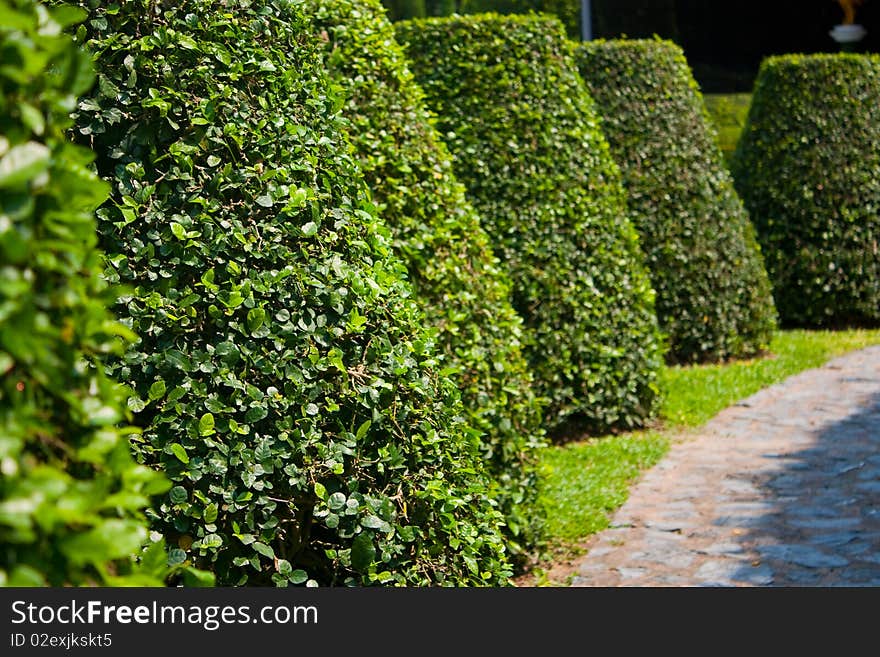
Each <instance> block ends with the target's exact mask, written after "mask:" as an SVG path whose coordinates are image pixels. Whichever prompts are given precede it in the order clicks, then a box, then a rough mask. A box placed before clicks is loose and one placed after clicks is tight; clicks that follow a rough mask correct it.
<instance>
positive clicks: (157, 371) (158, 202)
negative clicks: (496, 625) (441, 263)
mask: <svg viewBox="0 0 880 657" xmlns="http://www.w3.org/2000/svg"><path fill="white" fill-rule="evenodd" d="M83 4H89V5H91V4H93V3H91V2H89V3H85V2H84V3H83ZM88 27H89V29H88V33H87V34H85V35H83V38H84V39H87V40H88V41H89V44H90V46H91V48H92V49H93V50H94V52H95V53H96V56H97V65H98V69H99V84H98V86H97V88H96V89H95V91H94V93H93V94H92V95H91V96H90V97H88V98H86V99H84V100H83V101H82V102H80V104H79V110H78V113H77V128H78V136H79V139H82V140H87V141H92V142H94V145H95V149H96V150H97V151H98V152H99V153H100V156H99V158H98V160H97V166H98V170H99V171H100V173H101V174H102V175H103V176H105V177H106V178H108V179H110V180H111V181H112V184H113V197H112V200H113V202H112V203H110V204H107V205H105V206H104V207H103V208H102V209H101V210H100V211H99V217H100V219H101V221H100V231H101V236H102V239H103V240H104V242H105V244H106V245H107V250H108V252H109V253H110V254H111V256H110V260H109V267H108V269H107V274H106V275H107V276H109V277H110V278H111V279H112V280H114V281H116V280H119V281H123V282H125V283H127V284H129V285H130V286H131V287H132V289H133V293H132V295H131V296H130V297H129V298H128V299H127V301H126V312H127V315H128V321H129V322H130V323H131V325H132V327H133V328H135V329H136V330H137V332H138V333H139V334H140V335H141V336H142V339H141V342H139V343H138V344H137V345H136V347H135V348H134V349H132V350H130V351H129V352H128V353H127V355H126V357H125V359H124V360H122V361H120V362H118V363H116V365H115V366H114V367H113V372H114V374H116V375H117V376H119V377H121V378H123V379H124V380H126V381H129V382H130V383H131V384H132V386H133V387H134V388H135V390H136V393H137V396H136V397H133V398H132V400H131V405H132V407H133V408H134V409H135V410H136V411H137V413H138V415H137V419H138V420H139V422H141V423H142V424H143V425H144V434H143V441H142V442H140V443H138V449H139V452H140V455H141V458H143V459H144V460H145V461H146V462H148V463H150V464H153V465H155V466H157V467H161V468H162V469H163V470H165V471H166V472H167V474H168V476H169V477H170V478H171V479H172V480H173V481H174V483H175V486H174V487H173V488H172V489H171V490H170V492H169V494H168V495H167V496H165V497H164V498H163V499H161V500H159V502H158V505H157V509H156V513H157V519H156V526H157V527H160V528H161V529H162V531H163V532H164V533H165V534H166V535H167V536H168V537H169V539H170V540H171V541H173V542H174V543H176V545H177V546H178V548H177V550H176V551H173V552H172V553H171V556H172V559H183V558H190V559H193V560H194V561H195V562H197V563H198V564H200V565H204V566H205V567H209V568H211V569H213V570H214V571H215V572H216V574H217V580H218V582H219V583H221V584H235V585H238V584H245V583H247V584H257V585H261V584H268V583H272V582H274V583H275V584H277V585H279V586H286V585H287V584H306V585H314V584H326V585H334V584H347V585H372V584H392V585H406V584H414V585H433V584H444V585H479V584H503V583H505V582H506V581H507V578H508V576H509V574H510V572H511V570H510V567H509V564H508V562H507V555H506V553H505V549H504V543H503V538H502V535H501V532H500V523H501V516H500V514H499V513H498V511H497V510H496V509H495V508H494V502H493V501H492V500H491V499H490V497H489V483H488V481H487V477H486V475H485V473H484V471H483V468H482V465H481V463H480V454H479V451H478V449H479V443H478V440H477V438H476V437H475V436H474V435H472V433H471V432H469V431H468V430H466V428H465V427H464V425H463V424H462V422H461V419H460V416H461V414H462V407H461V405H460V402H459V401H458V391H457V390H456V388H455V385H454V384H453V383H452V381H450V380H449V379H448V378H445V377H443V376H441V375H440V373H439V367H438V365H437V358H436V354H435V349H434V346H433V333H432V332H430V331H427V330H426V329H425V322H424V319H423V316H422V315H421V313H420V312H419V311H418V309H417V306H416V305H415V303H414V302H413V301H412V300H411V298H410V297H411V288H410V287H409V285H408V284H406V283H405V281H404V280H403V277H404V275H405V272H404V270H403V267H402V265H401V264H400V262H399V261H398V260H396V259H394V258H392V257H391V255H390V246H389V237H388V235H387V231H385V229H384V228H382V227H381V225H379V223H378V221H377V218H376V216H375V214H374V210H373V208H372V206H371V205H370V204H369V203H368V199H367V196H366V193H365V188H364V186H363V181H362V178H361V176H360V173H359V171H358V169H357V167H356V164H355V162H354V160H353V157H352V156H351V154H350V151H351V146H350V144H348V143H347V141H345V139H344V138H343V132H342V130H343V129H344V127H345V124H344V122H343V121H342V120H341V119H340V116H339V111H340V110H341V108H342V106H343V103H344V101H343V98H342V96H341V95H340V94H339V90H338V89H337V88H334V87H332V86H331V85H330V84H329V80H328V79H327V78H326V74H325V66H324V64H323V62H322V60H321V57H320V53H321V51H322V50H323V45H322V44H320V43H319V42H318V39H319V36H320V35H318V34H317V33H315V31H314V30H313V29H312V26H311V25H310V23H309V20H308V18H307V17H306V16H305V15H304V14H303V9H302V5H298V4H291V3H288V2H282V1H280V0H279V1H276V0H254V1H249V0H231V1H230V2H227V3H224V4H223V6H222V7H218V3H215V2H209V1H208V0H182V1H180V2H176V3H173V4H162V5H157V4H156V3H154V2H151V1H148V0H137V1H133V2H128V3H125V4H124V5H121V6H120V5H115V4H108V3H98V5H97V6H96V7H94V8H92V10H91V13H90V21H89V23H88Z"/></svg>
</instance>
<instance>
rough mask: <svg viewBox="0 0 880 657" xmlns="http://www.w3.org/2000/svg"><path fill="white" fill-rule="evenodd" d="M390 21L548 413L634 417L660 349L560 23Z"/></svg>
mask: <svg viewBox="0 0 880 657" xmlns="http://www.w3.org/2000/svg"><path fill="white" fill-rule="evenodd" d="M397 27H398V32H397V33H398V36H399V38H400V39H401V41H402V42H404V43H405V44H407V45H408V54H409V56H410V58H411V61H412V63H413V72H414V74H415V77H416V79H417V80H418V81H419V82H420V83H421V85H422V87H423V88H424V90H425V94H426V97H427V99H428V102H429V105H430V106H431V108H432V109H433V110H434V111H436V113H437V114H438V127H439V129H440V132H441V134H443V135H444V136H445V137H446V141H447V143H448V145H449V147H450V150H451V151H452V153H453V157H454V161H455V170H456V174H457V175H458V177H459V179H460V180H461V181H462V182H464V183H465V185H466V186H467V188H468V190H469V193H470V198H471V200H472V201H473V202H474V204H475V205H476V207H477V208H478V210H479V211H480V213H481V216H482V218H483V222H484V227H485V228H486V230H487V232H488V233H489V234H490V235H491V237H492V240H493V245H494V247H495V251H496V253H497V255H498V257H499V258H500V260H501V262H502V264H503V265H504V266H505V267H506V268H507V270H508V271H509V272H510V276H511V279H512V282H513V298H514V307H515V308H516V309H517V310H518V311H519V312H520V314H521V315H522V316H523V318H524V321H525V324H526V326H527V327H528V328H529V330H530V332H531V337H530V344H529V347H528V353H529V356H530V361H531V363H532V367H533V372H534V373H535V376H536V380H537V382H538V385H539V386H540V390H541V392H542V393H543V395H544V396H546V397H547V398H548V399H549V400H550V406H549V411H548V413H547V418H548V424H549V425H551V426H554V425H558V424H559V423H560V422H562V421H563V420H566V419H568V418H572V419H578V420H581V421H583V422H584V423H585V425H586V426H587V427H588V428H590V429H594V430H605V429H607V428H609V427H612V426H624V427H626V426H636V425H639V424H640V423H641V422H642V421H643V420H644V419H645V418H646V417H648V416H649V415H650V414H651V412H652V410H653V408H654V402H655V397H656V383H655V381H656V370H657V368H658V366H659V362H660V360H661V358H660V344H659V339H658V334H657V324H656V317H655V315H654V309H653V298H652V297H653V293H652V291H651V288H650V283H649V280H648V276H647V274H646V272H645V269H644V265H643V262H642V256H641V253H640V251H639V247H638V241H637V237H636V234H635V231H634V230H633V228H632V225H631V224H630V223H629V221H628V220H627V218H626V212H625V205H624V195H623V190H622V187H621V185H620V176H619V172H618V170H617V167H616V166H615V165H614V163H613V162H612V160H611V156H610V154H609V152H608V145H607V144H606V142H605V140H604V138H603V137H602V134H601V132H600V131H599V125H598V120H597V118H596V114H595V110H594V107H593V103H592V101H591V100H590V98H589V96H588V95H587V93H586V90H585V89H584V86H583V83H582V81H581V79H580V76H579V75H578V74H577V70H576V68H575V66H574V63H573V61H572V59H571V53H570V51H569V47H568V45H567V42H566V41H565V38H564V36H563V32H562V26H561V25H560V23H559V22H558V21H557V20H556V19H553V18H550V17H541V16H536V15H530V16H506V17H502V16H498V15H495V14H486V15H476V16H468V17H455V18H451V19H430V20H418V21H412V22H404V23H399V24H398V26H397Z"/></svg>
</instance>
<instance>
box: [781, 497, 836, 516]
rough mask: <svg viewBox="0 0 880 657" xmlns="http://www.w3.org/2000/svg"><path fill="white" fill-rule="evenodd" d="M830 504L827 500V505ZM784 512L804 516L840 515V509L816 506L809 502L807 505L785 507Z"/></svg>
mask: <svg viewBox="0 0 880 657" xmlns="http://www.w3.org/2000/svg"><path fill="white" fill-rule="evenodd" d="M830 504H831V502H830V500H829V505H830ZM786 513H788V514H790V515H793V516H799V517H806V518H838V517H840V511H839V510H837V509H834V508H832V507H830V506H817V505H815V504H810V505H807V506H793V507H791V508H790V509H786Z"/></svg>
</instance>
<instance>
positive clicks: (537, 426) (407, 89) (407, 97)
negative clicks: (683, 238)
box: [309, 0, 543, 551]
mask: <svg viewBox="0 0 880 657" xmlns="http://www.w3.org/2000/svg"><path fill="white" fill-rule="evenodd" d="M309 11H310V13H311V14H312V16H313V18H314V20H315V26H316V29H317V30H319V31H324V33H326V34H327V35H328V40H327V51H328V64H329V66H330V70H331V72H332V73H333V74H334V76H335V78H336V79H337V81H338V83H339V84H340V86H341V87H342V89H343V93H344V95H345V97H346V99H347V103H346V107H345V114H346V115H347V117H348V118H350V120H351V122H352V128H351V130H350V133H351V136H352V141H353V143H354V146H355V154H356V155H357V158H358V161H359V163H360V165H361V169H362V170H363V172H364V175H365V178H366V181H367V183H368V184H369V185H370V187H371V188H372V190H373V200H374V202H376V204H377V205H378V206H379V208H380V214H381V216H382V218H383V220H384V222H385V223H386V224H387V225H388V226H389V228H390V229H391V231H392V233H393V237H394V247H395V250H396V251H397V252H398V253H399V254H401V255H402V256H403V257H404V259H405V261H406V264H407V268H408V270H409V279H410V281H412V284H413V287H414V288H415V293H416V294H415V296H416V299H417V301H419V302H420V305H421V306H422V308H423V309H424V312H425V315H426V317H427V319H428V320H429V321H430V322H431V323H432V324H433V325H434V326H436V327H437V328H438V329H439V336H438V338H439V342H440V345H441V346H442V355H443V357H444V362H445V363H446V364H447V365H448V366H450V367H453V368H455V370H456V371H457V377H456V381H457V383H458V384H459V386H460V388H461V391H462V398H463V401H464V405H465V408H466V410H467V411H468V420H469V424H470V425H471V426H472V427H473V428H474V429H476V430H478V431H480V432H481V433H482V434H483V438H482V452H483V458H484V459H485V461H486V463H487V465H488V467H489V470H490V472H491V474H492V475H493V477H494V478H495V480H496V482H497V484H498V494H497V498H498V501H499V504H500V507H501V509H502V511H503V513H504V515H505V517H506V522H507V528H508V530H509V531H508V535H509V538H510V539H511V541H510V542H509V545H510V546H511V547H513V548H515V549H517V551H522V548H523V547H532V546H534V545H535V544H536V542H537V541H538V540H539V537H540V519H539V516H538V511H537V508H536V506H535V501H536V495H537V475H536V471H535V459H536V456H535V452H536V449H537V448H539V447H540V446H541V445H542V443H543V441H542V430H541V407H540V405H539V404H538V402H537V399H536V397H535V394H534V392H533V391H532V377H531V374H530V372H529V370H528V367H527V365H526V361H525V357H524V356H523V354H522V349H521V342H522V335H521V320H520V318H519V317H518V316H517V315H516V313H515V312H514V310H513V307H512V306H511V304H510V298H509V295H510V289H509V281H508V280H507V277H506V274H504V273H503V271H502V270H501V268H500V267H499V266H498V263H497V261H496V260H495V256H494V254H493V253H492V248H491V245H490V244H489V240H488V237H487V236H486V233H485V231H484V230H483V228H482V226H481V225H480V218H479V216H478V215H477V213H476V211H475V210H474V209H473V207H472V206H471V205H470V204H469V202H468V201H467V200H466V199H465V195H464V188H463V187H462V186H461V184H460V183H459V182H458V181H457V180H456V179H455V176H454V174H453V172H452V160H451V157H450V156H449V153H448V151H447V150H446V147H445V145H444V144H443V142H442V140H441V139H440V136H439V135H438V134H437V132H436V130H435V129H434V127H433V126H432V124H431V121H430V118H429V115H428V111H427V109H426V108H425V103H424V98H423V94H422V92H421V90H420V89H419V87H418V85H417V84H416V83H415V82H414V80H413V79H412V75H411V74H410V72H409V69H408V68H407V64H406V60H405V59H404V56H403V53H402V51H401V49H400V46H399V45H398V44H397V42H396V40H395V38H394V29H393V28H392V26H391V24H390V23H389V22H388V20H387V19H386V18H385V16H384V12H383V11H382V7H381V5H380V4H379V2H378V0H356V1H355V2H352V1H351V0H318V1H317V2H314V3H312V4H311V5H310V9H309Z"/></svg>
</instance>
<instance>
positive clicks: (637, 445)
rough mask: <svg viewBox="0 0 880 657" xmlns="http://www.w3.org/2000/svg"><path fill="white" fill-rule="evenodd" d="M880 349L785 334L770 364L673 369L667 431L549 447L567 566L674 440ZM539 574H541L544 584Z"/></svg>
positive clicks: (557, 545)
mask: <svg viewBox="0 0 880 657" xmlns="http://www.w3.org/2000/svg"><path fill="white" fill-rule="evenodd" d="M874 344H880V330H877V331H865V330H856V331H836V332H832V331H781V332H779V333H777V335H776V337H775V338H774V340H773V342H772V344H771V346H770V354H769V355H768V356H766V357H764V358H757V359H754V360H750V361H739V362H733V363H729V364H724V365H702V366H690V367H668V368H665V369H664V371H663V373H662V376H661V389H662V391H663V395H664V396H663V404H662V407H661V422H662V428H660V429H656V430H650V431H638V432H632V433H627V434H621V435H615V436H606V437H601V438H592V439H589V440H585V441H579V442H572V443H568V444H565V445H561V446H551V447H548V448H547V449H546V450H545V451H544V452H543V454H542V457H541V464H542V473H543V492H542V498H541V501H542V505H543V507H544V510H545V513H546V517H547V523H548V529H549V533H550V537H551V544H552V549H551V551H550V553H549V554H548V555H547V557H546V558H545V561H546V560H552V559H554V558H556V559H564V558H567V557H569V556H571V555H573V554H576V553H577V551H578V548H577V546H578V544H579V543H581V542H583V541H584V540H585V539H586V538H587V537H589V536H590V535H591V534H593V533H595V532H597V531H600V530H602V529H604V528H605V527H607V526H608V522H609V519H610V517H611V514H612V513H613V512H614V511H615V510H616V509H617V508H618V507H620V505H622V504H623V503H624V502H625V501H626V498H627V494H628V489H629V486H630V485H631V484H632V483H633V481H634V480H635V479H636V477H637V476H638V474H639V473H640V472H641V471H642V470H644V469H646V468H649V467H651V466H652V465H654V464H655V463H657V462H658V461H659V460H660V459H661V458H662V457H663V455H664V454H665V453H666V450H667V449H668V447H669V442H670V440H671V439H672V438H673V436H675V435H676V434H678V433H680V432H682V431H685V430H689V429H693V428H694V427H698V426H699V425H701V424H703V423H704V422H706V421H707V420H709V419H710V418H711V417H712V416H714V415H715V414H716V413H718V412H719V411H720V410H722V409H724V408H726V407H727V406H729V405H731V404H732V403H734V402H736V401H737V400H740V399H743V398H745V397H748V396H749V395H751V394H753V393H755V392H757V391H758V390H760V389H762V388H765V387H766V386H768V385H771V384H773V383H777V382H779V381H782V380H783V379H785V378H787V377H789V376H791V375H792V374H796V373H798V372H800V371H802V370H805V369H809V368H812V367H817V366H819V365H821V364H823V363H825V362H826V361H828V360H830V359H831V358H834V357H835V356H839V355H841V354H844V353H846V352H848V351H853V350H855V349H860V348H862V347H867V346H869V345H874ZM540 573H541V569H540V568H539V569H537V571H536V574H537V575H538V576H539V578H540Z"/></svg>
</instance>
